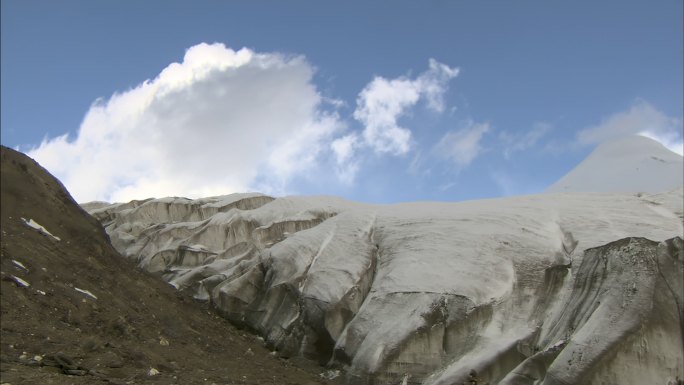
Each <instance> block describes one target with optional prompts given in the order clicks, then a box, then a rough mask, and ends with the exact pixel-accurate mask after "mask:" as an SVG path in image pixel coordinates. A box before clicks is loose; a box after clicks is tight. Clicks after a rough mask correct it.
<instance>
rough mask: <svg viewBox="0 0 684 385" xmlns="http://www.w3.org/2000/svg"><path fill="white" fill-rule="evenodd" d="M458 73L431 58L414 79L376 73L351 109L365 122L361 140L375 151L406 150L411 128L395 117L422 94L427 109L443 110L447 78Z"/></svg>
mask: <svg viewBox="0 0 684 385" xmlns="http://www.w3.org/2000/svg"><path fill="white" fill-rule="evenodd" d="M457 75H458V69H457V68H450V67H448V66H447V65H444V64H441V63H439V62H437V61H436V60H434V59H430V62H429V68H428V70H427V71H425V72H423V73H422V74H420V75H419V76H418V77H417V78H415V79H409V78H407V77H399V78H396V79H391V80H388V79H385V78H383V77H380V76H377V77H375V78H374V79H373V80H372V81H371V82H370V83H369V84H368V85H366V87H365V88H364V89H363V90H362V91H361V92H360V93H359V96H358V98H357V100H356V103H357V107H356V110H355V111H354V118H355V119H357V120H358V121H360V122H361V123H362V124H363V125H364V129H363V132H362V138H363V141H364V143H365V144H366V145H367V146H369V147H370V148H372V149H373V150H374V151H376V152H378V153H390V154H393V155H401V154H405V153H407V152H408V151H409V149H410V143H411V130H409V129H408V128H405V127H401V126H400V125H399V124H398V122H397V121H398V119H399V118H400V117H401V116H402V115H404V114H406V113H407V112H408V110H409V109H410V108H411V107H413V106H414V105H415V104H416V103H418V101H419V100H420V99H421V98H424V99H426V101H427V106H428V107H429V108H430V109H432V110H434V111H436V112H442V111H443V109H444V105H443V104H444V103H443V95H444V92H445V91H446V88H447V85H448V82H449V80H451V79H452V78H454V77H455V76H457Z"/></svg>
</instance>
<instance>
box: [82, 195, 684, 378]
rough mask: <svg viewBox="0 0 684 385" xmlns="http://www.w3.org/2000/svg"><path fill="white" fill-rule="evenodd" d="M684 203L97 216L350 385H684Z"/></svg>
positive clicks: (208, 209)
mask: <svg viewBox="0 0 684 385" xmlns="http://www.w3.org/2000/svg"><path fill="white" fill-rule="evenodd" d="M682 195H683V191H682V190H681V189H680V190H675V191H671V192H668V193H663V194H652V195H643V194H637V195H634V194H588V193H581V194H544V195H537V196H524V197H514V198H506V199H492V200H484V201H472V202H460V203H406V204H397V205H383V206H380V205H366V204H360V203H354V202H349V201H345V200H342V199H339V198H334V197H287V198H279V199H273V198H271V197H268V196H264V195H260V194H233V195H228V196H222V197H213V198H204V199H199V200H189V199H185V198H164V199H153V200H147V201H133V202H129V203H126V204H112V205H103V204H98V205H93V206H92V207H90V210H91V211H90V212H91V214H92V215H94V216H95V217H96V218H98V219H99V220H100V221H101V222H102V223H103V224H104V226H105V227H106V229H107V232H108V234H109V235H110V238H111V240H112V243H113V244H114V246H115V247H116V248H117V249H118V250H119V251H120V252H121V253H122V254H123V255H125V256H126V257H128V258H131V259H134V260H135V261H137V263H138V264H139V265H140V266H141V267H142V268H144V269H146V270H148V271H150V272H154V273H158V274H160V275H161V276H162V277H163V278H164V279H165V280H166V281H168V282H169V283H171V284H172V285H174V286H175V287H177V288H178V289H179V290H184V291H188V292H190V293H192V295H194V296H195V297H196V298H198V299H200V300H206V301H210V302H211V304H212V305H213V306H214V307H215V308H216V309H217V310H218V311H219V312H220V313H221V314H222V315H224V316H225V317H226V318H228V319H230V320H231V321H233V322H235V323H238V324H241V325H244V326H245V327H249V328H251V329H253V330H255V331H257V332H258V333H260V334H261V335H263V336H264V338H265V340H266V342H267V343H268V344H269V346H271V347H272V348H273V349H275V350H277V351H278V352H279V354H281V355H283V356H293V355H304V356H307V357H310V358H314V359H316V360H318V361H319V362H321V363H322V364H328V365H332V366H341V367H344V368H346V373H347V379H348V381H349V383H351V384H387V383H399V382H402V381H403V382H405V383H406V384H421V383H423V384H435V385H437V384H439V385H442V384H444V385H446V384H460V383H462V382H464V381H467V380H469V379H472V378H473V377H477V378H478V379H479V380H481V382H480V384H484V383H485V382H489V383H490V384H495V383H500V384H591V383H596V384H600V383H620V384H623V383H646V382H648V383H663V384H666V383H667V382H668V381H670V380H675V379H676V378H677V377H679V378H684V368H683V367H682V365H683V364H682V357H683V352H682V349H683V346H684V341H683V339H682V328H683V326H682V325H683V323H682V322H683V321H682V320H683V316H682V308H683V307H684V304H683V303H682V295H681V293H682V290H683V287H682V275H683V274H684V270H682V262H683V261H684V256H683V253H684V251H683V250H684V248H683V247H682V240H681V238H677V237H681V236H682V232H683V227H682V224H683V218H684V215H683V214H682V213H683V211H684V210H683V209H682V205H683V203H682V199H683V196H682ZM646 238H647V239H646ZM668 239H669V241H667V242H662V241H665V240H668ZM651 240H653V241H651ZM642 379H643V381H642ZM647 380H648V381H647Z"/></svg>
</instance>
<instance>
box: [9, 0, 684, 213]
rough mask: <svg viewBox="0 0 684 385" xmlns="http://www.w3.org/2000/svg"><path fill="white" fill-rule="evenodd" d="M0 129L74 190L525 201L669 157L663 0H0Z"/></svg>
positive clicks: (667, 24) (115, 194) (78, 194)
mask: <svg viewBox="0 0 684 385" xmlns="http://www.w3.org/2000/svg"><path fill="white" fill-rule="evenodd" d="M0 6H1V35H0V36H1V46H0V48H1V55H0V60H1V66H0V70H1V82H0V85H1V99H0V101H1V110H0V111H1V114H0V117H1V125H0V127H1V142H2V144H3V145H5V146H9V147H12V148H15V149H18V150H20V151H22V152H25V153H27V154H28V155H29V156H31V157H33V158H34V159H36V160H37V161H38V162H39V163H40V164H41V165H43V166H44V167H45V168H47V169H48V170H49V171H50V172H51V173H53V175H55V176H57V177H58V178H59V179H60V180H61V181H62V182H63V183H64V184H65V186H66V187H67V188H68V189H69V191H70V192H71V194H72V195H73V196H74V198H75V199H76V200H77V201H79V202H86V201H92V200H104V201H110V202H112V201H128V200H131V199H143V198H147V197H164V196H185V197H190V198H196V197H201V196H213V195H223V194H228V193H233V192H247V191H259V192H263V193H267V194H271V195H275V196H283V195H293V194H297V195H320V194H325V195H337V196H341V197H344V198H347V199H351V200H356V201H363V202H372V203H394V202H404V201H425V200H440V201H461V200H469V199H482V198H493V197H501V196H511V195H521V194H534V193H540V192H543V191H544V190H545V189H546V188H547V187H548V186H550V185H551V184H553V183H554V182H555V181H557V180H558V179H560V178H561V177H562V176H563V175H565V174H566V173H568V172H569V171H570V170H572V169H573V168H574V167H575V166H576V165H577V164H578V163H579V162H580V161H581V160H582V159H584V158H585V157H586V156H587V155H588V154H589V153H591V151H592V150H593V149H594V148H595V147H596V146H597V145H599V144H601V143H603V142H607V141H611V140H615V139H617V138H619V137H623V136H626V135H631V134H642V135H646V136H649V137H651V138H653V139H656V140H658V141H659V142H661V143H662V144H663V145H665V146H666V147H668V148H670V149H671V150H673V151H675V152H677V153H679V154H681V153H682V147H683V145H682V127H683V126H682V120H683V116H684V112H683V108H684V107H683V105H684V100H683V96H682V93H683V92H682V88H683V84H684V81H683V77H682V72H683V68H684V63H683V56H684V53H683V47H684V41H683V37H682V36H683V32H684V31H683V26H682V19H683V16H682V15H683V14H684V11H683V9H682V7H683V3H682V1H681V0H658V1H653V0H638V1H637V0H621V1H615V0H606V1H598V2H597V1H588V0H579V1H565V2H560V1H548V0H547V1H542V0H539V1H530V0H522V1H515V2H512V1H503V0H502V1H467V0H463V1H445V0H440V1H434V0H433V1H430V0H428V1H420V2H417V1H404V0H397V1H380V0H379V1H371V2H369V1H343V2H342V1H340V2H332V1H325V2H324V1H312V0H311V1H309V0H298V1H289V2H283V1H261V0H256V1H216V0H204V1H178V0H175V1H174V0H171V1H159V0H147V1H132V0H122V1H108V0H102V1H90V0H78V1H77V0H61V1H51V0H43V1H36V0H2V1H1V2H0Z"/></svg>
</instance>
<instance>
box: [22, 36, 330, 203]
mask: <svg viewBox="0 0 684 385" xmlns="http://www.w3.org/2000/svg"><path fill="white" fill-rule="evenodd" d="M312 76H313V69H312V67H311V65H310V64H309V63H308V62H307V61H306V60H305V59H304V58H303V57H288V56H284V55H280V54H277V53H257V52H254V51H252V50H249V49H246V48H243V49H240V50H238V51H234V50H232V49H230V48H226V47H225V46H224V45H223V44H204V43H202V44H199V45H196V46H193V47H191V48H190V49H188V50H187V51H186V53H185V57H184V59H183V61H182V62H181V63H173V64H170V65H169V66H167V67H166V68H165V69H164V70H163V71H161V72H160V74H159V75H158V76H157V77H156V78H155V79H152V80H147V81H145V82H143V83H141V84H139V85H138V86H136V87H135V88H133V89H131V90H128V91H125V92H122V93H118V94H115V95H113V96H112V97H110V98H109V99H107V100H100V101H98V102H96V103H95V104H93V105H92V106H91V108H90V110H89V111H88V112H87V114H86V116H85V118H84V120H83V122H82V124H81V126H80V129H79V131H78V134H77V136H76V137H75V138H69V137H67V136H66V135H65V136H60V137H57V138H52V139H48V140H45V141H43V143H41V145H40V146H39V147H37V148H35V149H33V150H31V151H30V152H29V155H30V156H32V157H34V158H35V159H36V160H38V161H39V162H40V163H41V164H43V165H44V166H45V167H46V168H47V169H49V170H50V171H51V172H53V173H54V174H55V175H56V176H57V177H59V178H60V179H61V180H62V181H63V182H64V183H65V185H66V186H67V187H68V188H69V190H70V191H71V192H72V194H73V195H74V197H75V198H76V199H77V200H79V201H87V200H95V199H97V200H117V201H121V200H129V199H134V198H144V197H149V196H167V195H183V196H190V197H195V196H206V195H216V194H225V193H230V192H235V191H245V190H250V189H251V188H252V187H253V186H254V183H255V181H256V180H257V179H259V180H261V181H264V180H265V181H267V187H268V186H270V187H271V188H273V189H274V190H278V189H279V188H282V187H283V186H284V185H285V184H286V183H287V181H288V180H289V179H290V178H292V177H293V176H295V175H298V174H302V173H304V172H305V171H306V170H308V169H310V168H311V167H314V166H315V164H316V160H317V159H318V157H319V156H320V154H321V152H322V150H324V149H327V148H329V147H328V146H329V145H330V143H331V142H332V140H333V139H334V136H335V135H336V133H337V132H338V131H340V130H341V126H342V122H341V120H340V118H339V117H338V116H337V114H336V113H335V112H334V111H335V109H334V107H333V106H330V104H329V103H327V102H326V101H325V99H324V98H323V97H322V96H321V95H320V94H319V93H318V91H317V89H316V87H315V85H314V84H313V82H312ZM262 187H263V184H262Z"/></svg>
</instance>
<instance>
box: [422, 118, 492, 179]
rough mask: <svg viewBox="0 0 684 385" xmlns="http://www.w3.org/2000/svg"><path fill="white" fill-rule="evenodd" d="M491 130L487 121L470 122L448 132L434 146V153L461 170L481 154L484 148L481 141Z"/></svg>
mask: <svg viewBox="0 0 684 385" xmlns="http://www.w3.org/2000/svg"><path fill="white" fill-rule="evenodd" d="M489 130H490V128H489V124H487V123H474V122H468V124H467V126H466V127H464V128H461V129H459V130H452V131H449V132H447V133H446V134H445V135H444V136H443V137H442V138H441V139H440V141H439V142H438V143H437V145H436V146H435V147H434V153H435V154H436V155H437V156H438V157H440V158H442V159H444V160H449V161H451V162H452V163H453V164H454V165H455V166H456V169H457V170H461V169H463V168H464V167H466V166H468V165H470V163H471V162H472V161H473V160H474V159H475V158H477V156H478V155H480V153H481V152H482V149H483V147H482V145H481V144H480V142H481V140H482V137H483V135H484V134H485V133H487V132H488V131H489Z"/></svg>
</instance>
